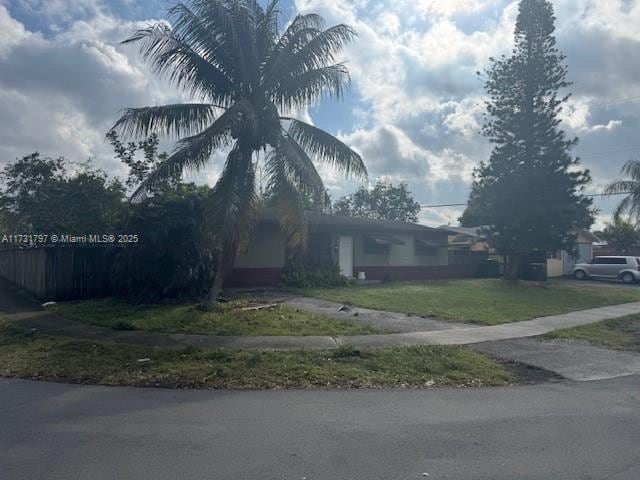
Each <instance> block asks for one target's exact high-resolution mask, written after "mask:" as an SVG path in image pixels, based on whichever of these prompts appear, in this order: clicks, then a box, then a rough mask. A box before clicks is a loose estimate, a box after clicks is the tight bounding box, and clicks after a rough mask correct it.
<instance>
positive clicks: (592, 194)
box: [420, 192, 631, 208]
mask: <svg viewBox="0 0 640 480" xmlns="http://www.w3.org/2000/svg"><path fill="white" fill-rule="evenodd" d="M630 193H631V192H620V193H587V194H585V195H584V196H585V197H592V198H593V197H610V196H614V195H629V194H630ZM466 206H467V204H466V203H447V204H441V205H420V208H445V207H466Z"/></svg>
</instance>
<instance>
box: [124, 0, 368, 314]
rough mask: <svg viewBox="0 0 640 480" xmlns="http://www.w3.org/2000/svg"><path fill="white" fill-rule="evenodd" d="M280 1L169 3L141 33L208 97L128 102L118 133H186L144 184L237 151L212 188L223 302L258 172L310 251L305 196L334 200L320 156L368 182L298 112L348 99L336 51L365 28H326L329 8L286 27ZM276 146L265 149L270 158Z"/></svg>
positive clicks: (362, 170)
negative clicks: (325, 100)
mask: <svg viewBox="0 0 640 480" xmlns="http://www.w3.org/2000/svg"><path fill="white" fill-rule="evenodd" d="M278 16H279V12H278V1H277V0H272V1H271V2H270V3H269V4H268V6H267V7H266V8H263V7H261V6H260V5H259V4H258V2H257V1H255V0H191V1H190V2H188V3H187V4H183V3H179V4H177V5H176V6H175V7H173V8H171V9H170V10H169V15H168V20H169V24H167V23H157V24H154V25H151V26H149V27H148V28H144V29H141V30H138V31H137V32H135V34H134V35H133V36H132V37H130V38H129V39H127V40H125V41H124V42H123V43H125V44H126V43H137V44H139V45H140V53H141V55H142V57H143V59H144V60H145V61H147V62H148V63H149V64H150V65H151V67H152V68H153V70H154V72H155V73H156V74H158V75H161V76H164V77H165V78H167V79H168V80H169V81H171V82H172V84H174V85H175V86H176V87H178V88H180V89H181V90H183V91H185V92H187V93H188V94H190V95H191V96H192V97H194V98H195V99H196V100H197V102H198V103H184V104H176V105H165V106H154V107H144V108H131V109H127V110H126V111H125V113H124V115H123V116H122V118H120V120H118V122H117V123H116V124H115V125H114V127H113V129H114V130H115V131H117V132H118V133H120V134H121V135H123V136H125V137H128V138H132V139H143V138H146V137H148V136H149V135H151V134H157V135H159V136H163V137H169V138H175V139H177V143H176V147H175V150H174V151H173V152H172V154H171V155H170V156H169V158H167V159H166V160H165V161H164V162H163V163H161V164H160V165H159V166H158V168H157V169H156V170H155V171H154V172H153V173H151V174H150V176H149V177H148V178H147V179H146V180H145V182H144V183H143V184H142V185H141V186H140V187H139V188H138V189H137V190H136V192H134V194H133V197H132V199H134V200H135V199H138V198H141V197H144V195H145V194H147V193H149V192H150V191H152V190H153V187H154V185H156V184H157V183H161V182H162V181H163V179H165V178H167V177H170V176H171V175H172V174H173V173H174V172H183V171H184V170H185V169H189V170H196V171H197V170H199V169H201V168H202V167H203V166H204V165H205V164H206V163H207V162H208V161H209V160H210V158H211V156H212V153H213V152H214V151H223V152H227V157H226V163H225V165H224V169H223V171H222V173H221V175H220V178H219V179H218V181H217V183H216V185H215V187H214V189H213V195H212V204H211V224H212V225H214V226H215V231H216V232H217V236H218V240H219V242H220V255H219V258H218V267H217V271H216V278H215V281H214V282H213V286H212V287H211V290H210V292H209V294H208V295H207V298H206V299H205V302H206V303H207V304H209V305H210V304H213V303H214V302H215V301H216V299H217V297H218V295H219V292H220V290H221V288H222V283H223V281H224V278H225V276H226V275H227V274H228V273H229V271H230V270H231V269H232V268H233V264H234V262H235V259H236V255H237V252H238V250H239V248H240V247H241V246H242V245H244V244H246V242H247V241H248V240H249V239H250V237H251V234H252V231H253V227H254V226H255V223H256V221H257V214H258V212H257V201H256V200H257V194H256V168H257V163H258V161H259V158H262V160H261V161H264V167H265V171H266V174H267V178H268V188H269V189H270V191H271V192H272V203H273V205H274V209H275V211H276V212H277V214H278V215H279V218H280V223H281V226H282V230H283V232H284V233H285V235H286V237H287V239H288V242H289V245H290V246H291V247H298V248H300V247H303V246H304V242H305V222H304V207H303V198H305V197H306V198H309V197H310V196H311V197H313V198H315V199H317V200H318V201H317V202H315V203H316V204H317V205H320V204H322V199H324V198H325V188H324V185H323V182H322V179H321V178H320V175H319V174H318V171H317V170H316V166H315V164H316V163H328V164H330V165H332V166H333V167H335V168H337V169H338V170H340V171H341V172H343V173H344V174H345V175H350V174H352V175H355V176H358V177H361V178H366V175H367V171H366V167H365V165H364V163H363V161H362V158H361V157H360V156H359V155H358V154H357V153H355V152H354V151H353V150H351V149H350V148H349V147H348V146H346V145H345V144H344V143H342V142H340V141H339V140H337V139H336V138H335V137H333V136H332V135H330V134H329V133H327V132H325V131H323V130H321V129H319V128H316V127H314V126H313V125H309V124H308V123H305V122H302V121H300V120H297V119H295V118H292V117H290V116H288V115H287V113H288V112H292V111H296V110H300V109H302V108H305V107H307V106H309V105H311V104H313V103H314V102H316V101H317V100H319V99H320V98H321V97H323V96H327V95H328V96H334V97H337V98H341V97H342V95H343V93H344V91H345V88H346V87H347V86H348V84H349V81H350V78H349V72H348V70H347V68H346V66H345V65H344V64H343V63H334V62H335V55H336V54H337V53H338V52H339V51H340V50H342V48H343V47H344V46H345V45H346V44H347V43H348V42H350V41H352V40H353V38H354V37H355V36H356V33H355V31H354V30H353V29H352V28H351V27H349V26H347V25H337V26H334V27H331V28H327V29H325V28H324V24H323V19H322V18H321V17H320V16H318V15H313V14H311V15H298V16H296V17H295V18H294V19H293V21H292V22H291V23H290V25H289V26H288V27H287V28H286V29H285V30H284V32H282V33H280V30H279V25H278ZM260 153H264V156H262V155H260Z"/></svg>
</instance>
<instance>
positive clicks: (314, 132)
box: [283, 117, 367, 178]
mask: <svg viewBox="0 0 640 480" xmlns="http://www.w3.org/2000/svg"><path fill="white" fill-rule="evenodd" d="M283 119H285V120H290V121H291V124H290V125H289V131H288V133H289V135H290V136H291V138H293V139H294V140H295V141H296V142H297V143H298V145H300V146H301V147H302V149H303V150H304V151H306V152H307V153H308V154H309V155H311V156H312V157H315V158H316V159H317V160H318V161H321V162H325V163H328V164H330V165H332V166H333V167H334V168H335V169H337V170H339V171H342V172H344V173H345V174H346V175H355V176H357V177H360V178H366V177H367V167H365V165H364V162H363V161H362V157H360V155H358V154H357V153H356V152H354V151H353V150H351V149H350V148H349V147H348V146H347V145H345V144H344V143H342V142H341V141H340V140H338V139H337V138H335V137H334V136H333V135H331V134H329V133H327V132H325V131H324V130H321V129H319V128H318V127H314V126H313V125H309V124H308V123H305V122H302V121H300V120H296V119H293V118H287V117H284V118H283Z"/></svg>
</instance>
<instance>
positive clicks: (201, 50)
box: [169, 3, 236, 78]
mask: <svg viewBox="0 0 640 480" xmlns="http://www.w3.org/2000/svg"><path fill="white" fill-rule="evenodd" d="M169 18H170V19H173V21H172V28H173V31H174V32H176V34H177V35H178V36H179V37H180V38H182V39H183V41H185V42H186V43H188V44H189V45H190V46H191V47H192V49H193V50H194V51H195V52H197V53H198V54H199V55H200V56H202V57H203V58H205V59H206V60H207V61H209V62H211V63H213V64H214V65H216V66H218V67H219V68H220V70H221V71H222V72H224V73H225V74H226V75H227V77H228V78H235V74H236V71H235V70H236V64H235V59H234V58H233V55H232V53H233V52H232V51H230V45H229V41H228V39H227V37H226V35H225V33H226V30H225V29H223V28H221V26H220V25H218V24H216V23H214V22H212V21H207V17H204V18H203V17H202V16H200V15H198V14H196V13H195V12H194V11H193V10H191V8H189V7H188V6H186V5H185V4H184V3H178V4H177V5H175V6H174V7H172V8H171V9H170V10H169Z"/></svg>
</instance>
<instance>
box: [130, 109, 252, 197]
mask: <svg viewBox="0 0 640 480" xmlns="http://www.w3.org/2000/svg"><path fill="white" fill-rule="evenodd" d="M250 122H251V114H250V112H249V108H248V106H247V104H246V103H243V102H241V103H237V104H235V105H233V106H232V107H231V108H229V109H228V110H226V111H225V112H224V113H223V114H222V115H221V116H220V117H219V118H218V119H217V120H216V121H215V122H213V124H211V125H210V126H209V127H208V128H206V129H205V130H203V131H202V132H200V133H198V134H196V135H193V136H191V137H187V138H184V139H182V140H180V141H179V142H178V144H177V145H176V148H175V150H174V151H173V153H172V154H171V156H170V157H169V158H167V159H166V160H165V161H164V162H162V163H161V164H160V165H158V167H157V168H156V170H154V171H153V172H152V173H151V175H149V177H147V179H146V180H145V181H144V182H143V183H142V184H141V185H140V186H139V187H138V188H137V189H136V191H135V192H134V193H133V195H132V200H134V201H135V200H138V199H140V198H143V197H144V196H145V195H146V194H147V193H148V192H149V191H151V190H153V188H154V187H155V186H157V185H158V184H159V183H161V182H162V181H164V180H165V179H167V178H172V177H174V176H175V175H176V174H177V173H182V172H183V171H184V170H185V169H190V170H199V169H200V168H202V166H204V164H205V163H206V162H207V160H209V158H210V157H211V153H212V152H213V151H214V150H216V149H219V148H221V147H224V146H226V145H229V143H230V142H231V135H230V134H231V131H232V130H234V129H236V128H242V127H245V128H252V125H251V123H250Z"/></svg>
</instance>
